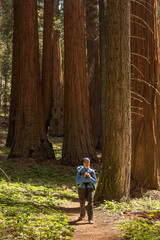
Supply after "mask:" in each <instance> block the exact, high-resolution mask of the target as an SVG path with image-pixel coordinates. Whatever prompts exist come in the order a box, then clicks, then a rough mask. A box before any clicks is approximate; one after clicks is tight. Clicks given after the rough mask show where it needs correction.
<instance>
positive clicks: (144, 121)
mask: <svg viewBox="0 0 160 240" xmlns="http://www.w3.org/2000/svg"><path fill="white" fill-rule="evenodd" d="M157 29H158V28H157V1H155V0H149V1H147V2H143V4H142V2H141V1H136V2H131V51H132V59H131V61H132V84H131V86H132V129H133V130H132V181H131V183H132V184H131V186H132V188H135V187H138V188H148V189H149V188H151V189H156V188H157V187H158V185H160V182H159V180H158V178H159V176H158V175H159V173H158V172H159V170H158V169H159V167H158V165H159V161H160V160H159V159H160V158H159V155H160V145H159V138H160V128H159V124H158V122H159V120H160V116H159V97H160V96H157V93H156V91H155V89H154V88H153V87H155V88H158V89H159V50H158V43H159V40H158V30H157ZM151 86H153V87H151ZM136 94H137V95H136ZM138 94H139V95H138ZM141 96H142V97H141ZM137 98H138V99H140V100H141V101H138V99H137ZM142 98H143V99H142Z"/></svg>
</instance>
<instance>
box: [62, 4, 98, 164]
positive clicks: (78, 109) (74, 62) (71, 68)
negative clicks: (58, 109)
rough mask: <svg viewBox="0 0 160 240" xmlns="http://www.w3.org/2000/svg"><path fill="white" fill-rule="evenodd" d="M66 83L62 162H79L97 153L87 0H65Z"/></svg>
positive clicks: (94, 156)
mask: <svg viewBox="0 0 160 240" xmlns="http://www.w3.org/2000/svg"><path fill="white" fill-rule="evenodd" d="M64 43H65V86H64V109H65V112H64V113H65V115H64V117H65V119H64V144H63V159H62V163H63V164H71V165H77V164H80V163H81V161H82V158H83V157H86V156H88V157H91V158H92V157H93V158H94V159H96V154H95V150H94V146H93V141H92V137H91V124H90V123H91V122H90V109H89V99H88V91H87V82H86V53H85V39H84V1H83V0H77V1H75V0H65V1H64Z"/></svg>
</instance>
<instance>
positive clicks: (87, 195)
mask: <svg viewBox="0 0 160 240" xmlns="http://www.w3.org/2000/svg"><path fill="white" fill-rule="evenodd" d="M78 195H79V201H80V216H81V217H84V216H85V211H86V209H85V202H86V199H87V201H88V206H87V214H88V220H92V218H93V200H94V190H93V188H88V189H87V191H86V189H85V188H79V189H78Z"/></svg>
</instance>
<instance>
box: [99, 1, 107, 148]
mask: <svg viewBox="0 0 160 240" xmlns="http://www.w3.org/2000/svg"><path fill="white" fill-rule="evenodd" d="M99 54H100V83H101V118H102V143H103V144H104V139H105V109H106V107H105V104H106V11H105V3H104V0H99Z"/></svg>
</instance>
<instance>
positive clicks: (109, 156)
mask: <svg viewBox="0 0 160 240" xmlns="http://www.w3.org/2000/svg"><path fill="white" fill-rule="evenodd" d="M129 22H130V19H129V0H123V1H122V0H115V1H113V0H108V1H107V25H106V27H107V36H106V130H105V145H104V149H103V166H102V173H101V176H100V180H99V184H98V187H97V191H96V196H95V198H96V200H104V199H108V200H113V199H114V200H118V201H119V200H122V199H123V200H125V199H128V198H129V189H130V165H131V164H130V163H131V110H130V109H131V106H130V105H131V104H130V101H131V98H130V39H129V36H130V31H129V30H130V24H129Z"/></svg>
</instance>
